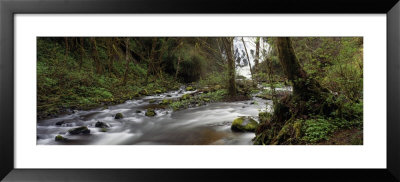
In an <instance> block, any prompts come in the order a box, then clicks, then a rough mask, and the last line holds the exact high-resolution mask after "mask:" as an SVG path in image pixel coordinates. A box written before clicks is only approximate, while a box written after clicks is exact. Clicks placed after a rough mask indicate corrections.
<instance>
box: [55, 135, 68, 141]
mask: <svg viewBox="0 0 400 182" xmlns="http://www.w3.org/2000/svg"><path fill="white" fill-rule="evenodd" d="M54 140H55V141H57V142H60V141H65V140H66V138H64V137H63V136H61V135H57V136H56V137H55V139H54Z"/></svg>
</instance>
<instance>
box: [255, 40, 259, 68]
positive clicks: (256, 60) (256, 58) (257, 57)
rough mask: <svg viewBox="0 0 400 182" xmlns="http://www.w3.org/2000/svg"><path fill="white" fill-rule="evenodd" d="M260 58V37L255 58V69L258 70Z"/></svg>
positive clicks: (257, 41)
mask: <svg viewBox="0 0 400 182" xmlns="http://www.w3.org/2000/svg"><path fill="white" fill-rule="evenodd" d="M259 58H260V37H257V38H256V56H255V58H254V70H255V71H257V68H258V63H259V61H258V60H259Z"/></svg>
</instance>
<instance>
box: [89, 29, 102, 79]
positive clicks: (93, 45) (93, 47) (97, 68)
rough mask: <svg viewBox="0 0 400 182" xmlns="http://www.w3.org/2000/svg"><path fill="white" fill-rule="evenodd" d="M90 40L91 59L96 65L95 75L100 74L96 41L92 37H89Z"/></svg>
mask: <svg viewBox="0 0 400 182" xmlns="http://www.w3.org/2000/svg"><path fill="white" fill-rule="evenodd" d="M90 40H91V42H92V57H93V59H94V63H95V65H96V73H97V74H100V73H101V68H100V60H99V52H98V51H97V44H96V39H95V38H94V37H91V38H90Z"/></svg>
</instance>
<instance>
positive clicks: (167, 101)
mask: <svg viewBox="0 0 400 182" xmlns="http://www.w3.org/2000/svg"><path fill="white" fill-rule="evenodd" d="M171 103H172V100H170V99H163V100H162V101H161V103H160V105H169V104H171Z"/></svg>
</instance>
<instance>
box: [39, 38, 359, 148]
mask: <svg viewBox="0 0 400 182" xmlns="http://www.w3.org/2000/svg"><path fill="white" fill-rule="evenodd" d="M36 40H37V42H36V43H37V63H36V76H37V90H36V93H37V103H36V104H37V105H36V109H37V110H36V112H37V118H36V119H37V121H36V122H37V123H36V136H37V139H36V144H37V145H363V37H239V36H238V37H37V39H36Z"/></svg>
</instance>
